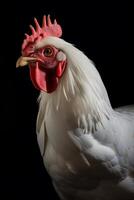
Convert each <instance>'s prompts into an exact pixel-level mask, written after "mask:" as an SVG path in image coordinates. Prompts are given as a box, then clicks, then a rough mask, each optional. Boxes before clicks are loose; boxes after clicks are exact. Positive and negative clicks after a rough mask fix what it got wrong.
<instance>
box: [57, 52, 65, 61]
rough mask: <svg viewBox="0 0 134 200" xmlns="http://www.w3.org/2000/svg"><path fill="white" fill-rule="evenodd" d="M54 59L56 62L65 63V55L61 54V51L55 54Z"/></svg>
mask: <svg viewBox="0 0 134 200" xmlns="http://www.w3.org/2000/svg"><path fill="white" fill-rule="evenodd" d="M56 58H57V60H58V61H65V60H66V55H65V53H63V51H59V52H58V53H57V56H56Z"/></svg>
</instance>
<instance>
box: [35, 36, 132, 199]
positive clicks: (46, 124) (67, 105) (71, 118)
mask: <svg viewBox="0 0 134 200" xmlns="http://www.w3.org/2000/svg"><path fill="white" fill-rule="evenodd" d="M45 45H54V46H55V47H56V48H59V49H60V50H62V52H63V53H64V54H65V55H66V58H67V69H66V71H65V73H64V75H63V77H62V79H61V80H60V84H59V86H58V88H57V90H56V91H55V92H53V93H52V94H46V93H44V92H41V94H40V97H39V102H40V109H39V114H38V120H37V132H38V134H37V138H38V143H39V146H40V149H41V153H42V156H43V160H44V164H45V166H46V169H47V170H48V173H49V174H50V176H51V177H52V180H53V184H54V187H55V189H56V191H57V192H58V194H59V196H60V197H61V199H62V200H71V199H73V200H75V199H77V200H89V199H91V200H113V199H114V200H117V199H124V200H127V199H133V198H134V107H132V106H131V107H124V108H119V109H115V110H114V109H113V108H112V107H111V104H110V101H109V98H108V95H107V91H106V89H105V87H104V85H103V82H102V80H101V77H100V75H99V73H98V71H97V69H96V68H95V66H94V64H93V62H92V61H91V60H90V59H88V58H87V57H86V56H85V55H84V53H82V52H81V51H80V50H78V49H77V48H75V47H74V46H73V45H71V44H69V43H67V42H65V41H64V40H62V39H60V38H56V37H47V38H45V39H44V40H43V41H41V42H38V43H37V44H36V48H37V49H38V48H41V47H43V46H45ZM45 138H47V140H46V139H45Z"/></svg>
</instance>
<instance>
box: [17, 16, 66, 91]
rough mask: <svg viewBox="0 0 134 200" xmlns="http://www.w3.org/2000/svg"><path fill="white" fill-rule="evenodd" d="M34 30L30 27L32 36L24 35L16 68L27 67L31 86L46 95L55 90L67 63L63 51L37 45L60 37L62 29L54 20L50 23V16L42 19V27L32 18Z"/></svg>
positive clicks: (53, 47) (51, 46)
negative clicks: (48, 39) (48, 38)
mask: <svg viewBox="0 0 134 200" xmlns="http://www.w3.org/2000/svg"><path fill="white" fill-rule="evenodd" d="M34 22H35V28H34V27H33V26H32V25H30V29H31V32H32V34H31V35H28V34H25V36H26V38H25V39H24V41H23V44H22V56H21V57H20V58H19V59H18V60H17V63H16V67H19V66H20V67H22V66H25V65H29V69H30V77H31V80H32V83H33V85H34V86H35V87H36V88H37V89H39V90H41V91H45V92H47V93H51V92H53V91H55V90H56V88H57V86H58V83H59V80H60V78H61V77H62V75H63V73H64V71H65V69H66V65H67V61H66V56H65V54H64V52H63V51H61V50H60V49H58V48H56V47H55V46H53V45H45V46H43V47H41V48H38V43H41V42H42V41H44V40H45V39H46V38H47V37H49V36H52V37H58V38H59V37H61V35H62V29H61V26H60V25H59V24H57V22H56V20H54V23H52V22H51V19H50V16H49V15H48V17H46V16H44V17H43V22H42V27H41V26H40V25H39V23H38V21H37V19H36V18H34Z"/></svg>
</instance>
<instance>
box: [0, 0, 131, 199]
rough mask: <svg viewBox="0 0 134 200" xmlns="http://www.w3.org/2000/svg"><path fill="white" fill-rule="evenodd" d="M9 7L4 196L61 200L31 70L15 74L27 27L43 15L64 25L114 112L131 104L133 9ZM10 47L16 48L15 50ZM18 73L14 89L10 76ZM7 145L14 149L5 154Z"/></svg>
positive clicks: (45, 4)
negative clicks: (44, 150) (40, 131)
mask: <svg viewBox="0 0 134 200" xmlns="http://www.w3.org/2000/svg"><path fill="white" fill-rule="evenodd" d="M11 6H12V7H13V8H14V10H12V11H11V15H9V18H8V19H6V13H7V12H5V14H4V15H2V18H1V21H2V22H3V23H2V25H1V26H3V27H4V28H5V30H8V31H4V33H2V36H4V37H5V38H6V42H5V41H4V42H3V43H2V41H3V37H1V39H2V40H1V45H2V51H1V52H2V53H1V55H0V57H1V66H2V69H4V70H3V73H1V81H2V86H3V87H2V90H1V94H2V100H3V101H2V104H1V107H2V111H3V112H2V117H3V119H4V122H3V123H2V129H1V130H2V135H4V136H5V140H1V141H2V143H3V146H2V152H4V156H3V157H4V162H3V163H4V164H5V166H4V169H5V170H4V171H2V180H3V183H2V184H3V185H5V186H6V187H5V188H6V190H5V193H8V191H7V186H9V188H10V189H11V190H10V193H9V194H12V195H14V199H38V200H40V199H44V200H45V199H55V200H56V199H57V200H58V197H57V195H56V193H55V191H54V189H53V187H52V184H51V180H50V178H49V176H48V174H47V172H46V171H45V168H44V166H43V163H42V158H41V156H40V152H39V149H38V145H37V142H36V132H35V123H36V116H37V111H38V104H37V97H38V95H39V92H38V91H36V89H34V87H33V86H32V83H31V82H30V79H29V71H28V68H27V67H26V68H23V69H15V62H16V60H17V58H18V57H19V56H20V52H21V44H22V41H23V39H24V33H25V32H28V33H29V27H28V26H29V24H31V23H32V24H33V18H34V17H37V18H38V20H39V21H40V22H41V20H42V16H43V15H44V14H46V15H47V14H50V15H51V17H52V19H54V18H56V19H57V21H58V22H59V23H60V24H61V26H62V28H63V36H62V37H63V38H64V39H65V40H66V41H68V42H71V43H73V44H75V45H76V47H78V48H79V49H81V50H82V51H84V52H85V54H86V55H87V56H88V57H89V58H90V59H92V60H93V61H94V63H95V65H96V67H97V69H98V71H99V72H100V74H101V77H102V80H103V82H104V84H105V86H106V88H107V91H108V94H109V97H110V100H111V103H112V106H113V107H118V106H122V105H127V104H133V103H134V98H133V88H134V87H133V67H134V65H133V56H132V53H131V51H132V50H131V47H132V38H131V32H132V28H133V26H132V17H131V16H130V13H131V11H130V8H131V5H129V2H128V1H126V2H123V1H115V2H114V1H99V0H98V1H79V2H78V1H52V0H51V1H47V0H44V1H41V0H38V1H28V0H27V1H26V0H23V1H16V2H15V3H14V6H13V5H11ZM7 7H8V9H9V10H10V6H9V5H7V6H6V9H7ZM4 16H5V18H4ZM13 16H15V18H13ZM11 19H12V20H11ZM13 19H14V20H13ZM130 19H131V20H130ZM7 23H8V26H7ZM9 32H10V35H9V34H8V33H9ZM12 35H13V36H12ZM14 39H15V40H14ZM8 42H12V43H13V46H11V45H9V44H8ZM14 44H15V45H14ZM14 46H15V50H14V48H13V47H14ZM7 55H8V56H7ZM11 60H12V61H13V62H11ZM14 69H15V84H14V75H12V74H13V72H14ZM1 72H2V70H1ZM14 88H15V91H14ZM3 113H4V114H3ZM14 115H15V119H14ZM9 138H11V139H12V140H10V139H9ZM8 143H9V144H10V148H7V146H8ZM7 149H8V150H7ZM12 150H13V151H12Z"/></svg>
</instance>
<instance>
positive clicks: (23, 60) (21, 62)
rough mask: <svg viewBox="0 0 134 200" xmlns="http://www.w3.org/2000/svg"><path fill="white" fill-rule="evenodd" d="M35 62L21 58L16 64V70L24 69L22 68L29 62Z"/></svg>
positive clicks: (31, 59) (28, 58)
mask: <svg viewBox="0 0 134 200" xmlns="http://www.w3.org/2000/svg"><path fill="white" fill-rule="evenodd" d="M36 60H37V59H36V58H32V57H23V56H21V57H20V58H19V59H18V60H17V62H16V68H18V67H24V66H26V65H28V64H29V62H32V61H33V62H34V61H36Z"/></svg>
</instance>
